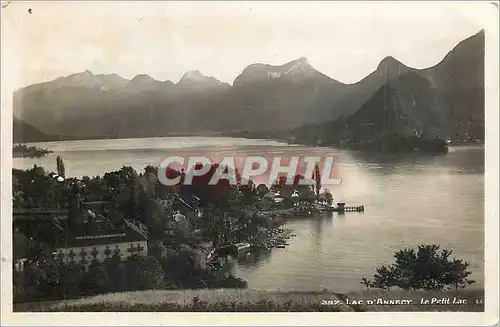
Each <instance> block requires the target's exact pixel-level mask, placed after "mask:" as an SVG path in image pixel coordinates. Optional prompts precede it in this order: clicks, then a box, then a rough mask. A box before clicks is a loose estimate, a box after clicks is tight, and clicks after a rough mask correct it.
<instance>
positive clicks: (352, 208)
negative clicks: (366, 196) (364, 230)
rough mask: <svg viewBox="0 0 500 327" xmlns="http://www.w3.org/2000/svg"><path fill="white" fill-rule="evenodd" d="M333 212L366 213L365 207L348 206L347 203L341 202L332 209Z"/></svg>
mask: <svg viewBox="0 0 500 327" xmlns="http://www.w3.org/2000/svg"><path fill="white" fill-rule="evenodd" d="M332 211H333V212H338V213H344V212H364V211H365V206H364V205H361V206H346V205H345V203H343V202H339V203H337V206H336V207H333V208H332Z"/></svg>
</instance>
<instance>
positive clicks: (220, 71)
mask: <svg viewBox="0 0 500 327" xmlns="http://www.w3.org/2000/svg"><path fill="white" fill-rule="evenodd" d="M483 6H484V3H478V4H471V3H425V2H420V3H390V4H389V3H383V2H377V3H344V2H313V3H297V2H294V3H286V5H285V3H274V2H257V3H245V2H237V3H235V2H230V3H220V2H200V3H195V2H168V3H167V2H155V3H153V2H143V3H134V2H126V3H117V2H114V3H109V2H101V3H98V2H95V3H88V2H87V3H84V2H67V3H64V2H13V3H11V4H10V5H9V6H8V7H7V8H3V9H2V21H3V22H2V38H4V40H5V41H7V42H8V44H9V46H10V47H9V48H10V51H11V53H10V56H11V57H14V58H16V60H17V61H18V62H16V63H15V64H17V65H18V66H17V68H18V69H19V71H20V75H21V76H18V77H17V79H16V80H15V81H11V82H12V83H13V84H15V88H16V89H17V88H22V87H25V86H28V85H31V84H36V83H42V82H47V81H51V80H54V79H56V78H58V77H64V76H68V75H71V74H75V73H80V72H83V71H85V70H88V71H91V72H92V73H94V74H96V75H97V74H117V75H119V76H121V77H123V78H126V79H131V78H133V77H134V76H137V75H140V74H147V75H149V76H151V77H152V78H154V79H155V80H158V81H167V80H168V81H172V82H174V83H176V82H177V81H178V80H179V79H180V78H181V77H182V75H184V74H185V73H186V72H187V71H194V70H198V71H200V72H201V73H202V74H204V75H205V76H212V77H214V78H216V79H218V80H220V81H222V82H226V83H228V84H230V85H232V84H233V82H234V80H235V78H236V77H237V76H238V75H239V74H240V73H241V72H242V71H243V69H244V68H245V67H247V66H248V65H250V64H254V63H263V64H270V65H283V64H285V63H287V62H290V61H293V60H296V59H298V58H300V57H305V58H307V59H308V61H309V63H310V65H311V66H313V67H314V68H315V69H317V70H318V71H320V72H322V73H323V74H325V75H327V76H329V77H331V78H333V79H335V80H338V81H340V82H343V83H347V84H352V83H356V82H358V81H360V80H362V79H363V78H364V77H366V76H367V75H369V74H370V73H371V72H373V71H374V70H375V69H376V67H377V66H378V64H379V63H380V61H381V60H382V59H383V58H385V57H387V56H391V57H394V58H395V59H397V60H398V61H400V62H401V63H403V64H405V65H406V66H409V67H412V68H417V69H423V68H428V67H432V66H435V65H436V64H438V63H439V62H441V61H442V59H443V58H444V57H445V56H446V54H447V53H448V52H449V51H451V50H452V49H453V48H454V47H455V46H456V45H457V44H458V43H459V42H461V41H463V40H464V39H467V38H468V37H470V36H472V35H475V34H476V33H478V32H479V31H480V30H481V29H484V26H483V25H482V24H481V21H479V20H478V19H477V17H474V16H473V15H472V14H470V11H471V9H473V8H481V7H483ZM28 8H31V9H32V14H29V13H28V12H27V10H28ZM5 41H4V42H5Z"/></svg>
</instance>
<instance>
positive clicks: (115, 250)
mask: <svg viewBox="0 0 500 327" xmlns="http://www.w3.org/2000/svg"><path fill="white" fill-rule="evenodd" d="M113 255H117V256H121V254H120V248H119V247H118V244H116V245H115V249H114V250H113Z"/></svg>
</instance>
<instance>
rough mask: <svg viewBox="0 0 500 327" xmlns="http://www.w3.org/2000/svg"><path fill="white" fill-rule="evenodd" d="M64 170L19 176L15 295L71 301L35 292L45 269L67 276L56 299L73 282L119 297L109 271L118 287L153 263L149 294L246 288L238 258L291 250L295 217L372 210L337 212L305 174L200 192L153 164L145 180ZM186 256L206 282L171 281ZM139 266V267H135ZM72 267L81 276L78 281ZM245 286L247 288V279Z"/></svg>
mask: <svg viewBox="0 0 500 327" xmlns="http://www.w3.org/2000/svg"><path fill="white" fill-rule="evenodd" d="M57 167H58V173H46V172H45V171H44V169H43V168H42V167H36V166H35V167H34V168H33V169H32V170H28V171H20V170H14V171H13V178H14V180H13V244H14V248H13V251H14V268H15V272H16V274H17V281H18V283H15V285H16V286H18V287H17V288H15V290H16V292H17V294H19V298H20V299H26V298H34V297H37V296H38V297H40V296H41V297H47V296H48V297H49V298H52V297H58V296H59V297H60V296H61V294H62V296H71V295H70V294H66V293H68V292H67V290H59V293H60V294H51V295H47V294H43V291H38V293H42V294H38V295H36V294H34V293H36V292H37V291H35V290H34V289H36V288H37V287H38V288H41V284H43V283H44V281H41V280H38V279H37V278H34V277H33V273H34V271H37V270H38V271H39V272H40V271H43V273H41V275H42V276H46V275H47V274H49V273H52V274H55V275H57V276H55V277H54V278H55V279H56V281H54V282H55V283H57V284H58V285H59V286H58V287H56V288H54V287H53V285H52V286H51V289H52V291H51V292H50V293H54V289H55V290H56V291H57V289H58V288H62V285H63V284H65V283H69V284H71V283H74V281H71V282H70V280H74V279H75V278H76V280H78V278H80V279H81V281H80V282H78V285H76V286H75V285H73V288H75V287H76V289H78V291H73V293H76V294H78V295H80V294H81V293H85V294H86V293H88V290H89V289H90V290H92V291H91V293H92V294H94V293H99V292H102V291H110V288H111V291H112V290H113V289H114V288H113V287H109V285H103V283H104V282H102V281H100V279H102V278H103V275H105V274H106V273H107V274H108V276H107V277H105V278H104V279H105V280H108V279H110V278H112V277H111V275H112V274H113V272H114V271H116V270H117V269H119V267H120V266H121V268H120V269H124V270H127V269H128V270H133V271H137V270H138V271H141V270H143V269H144V267H143V265H145V266H146V267H145V268H146V269H150V270H153V271H157V272H159V275H160V277H158V276H157V277H156V278H157V279H155V280H153V281H151V280H150V281H146V282H144V283H146V284H149V285H148V286H147V287H152V288H156V287H159V288H164V287H181V288H182V287H191V286H192V285H193V283H194V284H196V285H198V284H200V285H201V286H200V287H210V285H216V286H220V285H221V283H222V284H224V283H225V282H224V281H227V280H237V281H238V279H237V278H235V277H234V276H232V275H231V272H230V271H224V272H221V267H223V266H224V260H225V259H226V258H227V257H228V256H232V257H238V256H239V255H241V254H244V253H248V252H250V251H258V250H267V251H269V250H271V249H272V248H284V247H286V246H287V245H288V243H287V240H288V239H290V238H291V237H293V236H294V234H293V231H291V230H288V229H286V228H285V225H286V224H285V222H286V219H288V218H291V217H297V216H302V217H303V216H310V215H315V214H321V213H327V212H332V211H337V212H338V213H340V214H341V213H344V212H346V211H363V210H364V207H363V206H357V207H349V206H345V203H337V204H336V205H335V204H334V197H333V195H332V194H331V193H330V192H329V191H328V190H325V191H323V192H320V189H321V186H320V179H319V177H318V180H317V182H316V184H315V185H312V186H309V185H299V183H298V181H299V180H300V179H301V178H303V177H301V176H296V179H295V180H296V183H294V185H285V183H283V180H284V178H285V176H279V178H278V180H277V181H276V183H274V184H273V185H271V186H270V187H268V186H266V185H264V184H261V185H258V186H255V185H253V184H252V183H250V184H249V185H240V186H236V187H234V186H231V185H228V184H224V183H220V184H219V185H207V184H206V183H205V182H204V180H200V179H198V180H197V181H195V182H194V183H193V185H190V186H180V185H177V186H173V187H167V186H164V185H161V184H160V183H158V181H157V179H155V168H154V167H151V166H148V167H146V168H145V172H144V173H140V174H138V173H136V172H135V171H134V170H133V169H132V168H130V167H123V168H122V169H121V170H119V171H116V172H112V173H107V174H105V175H104V176H103V177H99V176H97V177H93V178H89V177H83V178H82V179H75V178H66V177H65V172H64V163H63V160H62V158H61V157H58V158H57ZM171 173H179V172H171ZM205 181H206V177H205ZM181 252H187V253H188V255H187V257H188V258H189V259H188V260H187V261H188V263H186V260H184V262H183V264H185V265H187V267H186V270H187V271H189V275H193V274H194V275H199V276H198V277H192V276H191V277H187V278H188V279H189V278H191V279H195V280H196V279H197V278H198V279H199V280H197V281H193V280H187V281H182V282H180V281H179V280H178V279H179V278H180V279H183V278H186V276H181V277H173V276H168V275H169V271H168V270H169V269H170V270H180V271H182V269H178V267H172V263H173V262H175V260H177V259H179V255H180V253H181ZM184 259H185V258H184ZM132 263H134V264H135V265H136V266H137V265H138V266H137V267H135V268H133V267H132V268H130V267H127V266H128V265H129V266H130V265H132V266H133V264H132ZM47 266H50V267H52V268H50V269H49V268H48V267H47ZM124 266H125V267H124ZM167 266H170V267H167ZM69 267H70V268H69ZM51 269H52V270H51ZM53 270H56V271H57V273H55V272H54V271H53ZM68 270H69V271H71V272H73V274H77V276H79V277H75V276H73V279H71V278H70V276H69V275H71V274H69V273H68ZM162 270H163V271H162ZM161 271H162V272H161ZM160 272H161V273H160ZM170 272H171V271H170ZM136 273H137V274H138V275H139V276H140V275H141V274H144V273H145V272H136ZM125 275H126V274H125ZM99 276H101V277H99ZM200 276H204V277H200ZM207 276H209V277H207ZM215 276H217V277H215ZM39 278H41V277H39ZM139 279H140V278H139ZM153 279H154V278H153ZM207 280H208V281H207ZM82 283H83V284H82ZM85 283H86V284H85ZM137 283H138V284H141V282H137ZM151 283H152V285H151ZM84 284H85V285H86V286H85V285H84ZM87 284H90V286H89V285H87ZM110 284H113V283H110ZM132 284H133V283H132ZM236 285H237V286H238V287H244V286H245V282H244V281H238V282H236ZM69 286H70V285H66V286H64V287H66V288H68V287H69ZM131 287H132V286H131ZM140 287H146V286H140ZM231 287H232V286H231ZM30 288H31V290H30ZM47 289H49V288H48V287H47ZM81 289H85V291H84V292H81ZM117 289H120V290H121V289H123V287H122V288H120V287H118V288H117ZM125 289H127V288H125ZM70 293H71V292H70Z"/></svg>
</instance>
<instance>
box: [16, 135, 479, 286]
mask: <svg viewBox="0 0 500 327" xmlns="http://www.w3.org/2000/svg"><path fill="white" fill-rule="evenodd" d="M36 145H37V146H39V147H46V148H48V149H50V150H52V151H54V152H53V153H51V154H50V155H48V156H46V157H43V158H38V159H20V158H14V161H13V166H14V167H15V168H22V169H26V168H31V167H33V165H34V164H37V165H41V166H43V167H44V168H46V170H49V171H55V169H56V168H55V167H56V157H57V156H58V155H61V156H62V157H63V159H64V163H65V167H66V174H67V175H68V176H76V177H81V176H83V175H88V176H93V175H102V174H103V173H105V172H107V171H112V170H116V169H119V168H120V167H122V166H132V167H134V168H135V169H137V170H141V171H142V169H143V168H144V167H145V166H146V165H159V163H160V162H161V161H162V160H164V159H165V158H166V157H167V156H171V155H188V154H192V153H197V154H205V155H219V156H224V155H226V156H227V155H235V156H245V155H266V156H273V155H280V156H284V157H286V156H293V155H300V156H314V155H316V156H334V157H335V158H336V162H335V166H334V171H335V174H336V175H337V176H338V177H340V178H341V179H342V184H341V185H335V186H331V187H328V188H329V190H330V191H331V192H332V193H333V195H334V196H335V199H336V201H344V202H346V203H347V204H363V205H364V206H365V212H364V213H346V214H345V215H337V214H331V215H326V216H317V217H303V218H297V219H293V220H288V221H287V226H286V227H287V228H290V229H293V230H294V233H295V234H296V235H297V236H296V237H295V238H292V239H291V240H290V241H289V244H290V245H289V246H288V247H287V248H285V249H273V250H272V251H270V252H269V253H259V254H252V255H250V256H249V257H247V258H245V259H244V260H240V262H239V263H238V265H237V266H236V267H235V272H236V274H237V275H238V276H240V277H242V278H244V279H245V280H247V281H248V283H249V287H250V288H255V289H282V290H285V289H287V290H289V289H293V290H311V289H314V290H319V289H320V288H322V287H326V288H328V289H330V290H334V291H338V292H347V291H358V290H361V289H362V286H361V285H360V280H361V278H363V277H371V276H372V275H373V274H374V273H375V268H376V267H378V266H379V265H382V264H389V263H391V261H392V255H393V254H394V252H395V251H397V250H399V249H402V248H404V247H416V246H418V245H420V244H431V243H432V244H439V245H441V246H442V247H444V248H448V249H451V250H453V253H454V255H455V256H456V257H458V258H463V259H465V260H466V261H468V262H470V264H471V265H470V271H472V275H471V278H472V279H474V280H476V284H473V285H472V287H474V288H476V287H483V286H484V147H483V146H463V147H451V148H450V151H449V153H448V154H447V155H445V156H438V157H426V156H423V157H411V158H405V159H398V160H388V161H387V160H386V161H385V162H384V163H381V162H380V160H378V159H372V158H368V157H365V156H363V155H360V154H359V153H356V152H353V151H349V150H338V149H329V148H315V147H307V146H291V145H288V144H284V143H279V142H276V141H268V140H246V139H233V138H205V137H178V138H148V139H119V140H84V141H64V142H47V143H38V144H36Z"/></svg>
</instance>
